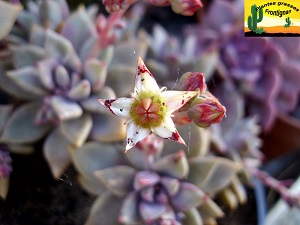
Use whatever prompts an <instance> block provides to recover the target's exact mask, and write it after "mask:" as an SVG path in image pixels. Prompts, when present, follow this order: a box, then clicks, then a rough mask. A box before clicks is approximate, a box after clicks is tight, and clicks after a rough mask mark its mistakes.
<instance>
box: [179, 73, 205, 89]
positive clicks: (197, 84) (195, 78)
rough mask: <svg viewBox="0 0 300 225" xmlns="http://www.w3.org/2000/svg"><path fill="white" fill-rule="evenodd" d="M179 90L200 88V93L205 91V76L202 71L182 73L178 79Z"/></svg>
mask: <svg viewBox="0 0 300 225" xmlns="http://www.w3.org/2000/svg"><path fill="white" fill-rule="evenodd" d="M178 83H179V90H180V91H195V90H196V89H199V90H200V95H202V94H203V93H204V92H205V91H206V84H205V78H204V74H203V73H199V72H194V73H191V72H187V73H185V74H183V75H182V77H181V78H180V80H179V82H178Z"/></svg>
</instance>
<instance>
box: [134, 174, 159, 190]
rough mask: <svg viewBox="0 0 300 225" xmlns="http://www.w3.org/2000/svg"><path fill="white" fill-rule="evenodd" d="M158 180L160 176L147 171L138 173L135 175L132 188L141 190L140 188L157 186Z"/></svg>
mask: <svg viewBox="0 0 300 225" xmlns="http://www.w3.org/2000/svg"><path fill="white" fill-rule="evenodd" d="M159 180H160V176H159V175H158V174H157V173H155V172H151V171H147V170H144V171H139V172H137V173H136V175H135V178H134V181H133V187H134V189H135V190H141V189H142V188H145V187H148V186H152V185H154V184H157V183H158V182H159Z"/></svg>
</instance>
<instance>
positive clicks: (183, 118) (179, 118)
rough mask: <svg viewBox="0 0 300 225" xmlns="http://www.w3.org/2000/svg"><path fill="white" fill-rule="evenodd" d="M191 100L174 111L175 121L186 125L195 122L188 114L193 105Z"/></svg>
mask: <svg viewBox="0 0 300 225" xmlns="http://www.w3.org/2000/svg"><path fill="white" fill-rule="evenodd" d="M191 101H192V100H190V101H188V102H187V103H186V104H185V105H184V106H183V107H181V108H180V109H179V110H178V111H175V112H173V121H174V123H176V124H179V125H185V124H189V123H191V122H193V121H192V120H191V118H190V117H189V115H188V109H189V108H190V107H191Z"/></svg>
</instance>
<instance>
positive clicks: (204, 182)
mask: <svg viewBox="0 0 300 225" xmlns="http://www.w3.org/2000/svg"><path fill="white" fill-rule="evenodd" d="M189 166H190V171H191V172H190V174H189V176H188V181H189V182H191V183H193V184H195V185H196V186H198V187H200V188H201V190H203V191H205V193H208V194H213V193H215V192H217V191H219V190H221V189H223V188H224V187H226V186H227V185H228V184H229V183H230V181H231V179H232V177H233V175H234V174H235V173H236V172H237V168H236V166H235V165H234V164H233V163H232V161H231V160H228V159H225V158H221V157H205V158H200V157H197V158H190V159H189Z"/></svg>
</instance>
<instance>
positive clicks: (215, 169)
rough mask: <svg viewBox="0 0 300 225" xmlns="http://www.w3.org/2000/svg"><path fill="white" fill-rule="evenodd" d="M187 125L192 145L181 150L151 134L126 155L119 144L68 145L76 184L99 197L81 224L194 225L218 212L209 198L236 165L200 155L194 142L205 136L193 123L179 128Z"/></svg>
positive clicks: (201, 151) (200, 149)
mask: <svg viewBox="0 0 300 225" xmlns="http://www.w3.org/2000/svg"><path fill="white" fill-rule="evenodd" d="M189 128H190V130H191V131H192V134H193V135H192V137H191V136H190V138H192V140H190V141H191V143H193V144H191V145H190V146H189V147H184V149H188V148H189V150H190V152H189V153H186V154H185V150H183V149H182V148H180V147H181V145H180V144H179V143H177V142H170V141H167V140H166V141H164V140H163V139H158V138H157V137H155V136H154V135H150V136H148V137H147V138H145V139H143V140H142V141H140V142H138V143H137V145H136V146H134V147H133V148H132V149H131V150H130V151H128V152H127V153H126V154H125V155H124V153H123V148H122V147H121V146H115V147H113V146H112V145H107V144H104V143H99V142H88V143H86V144H85V145H83V146H82V148H80V149H79V150H77V149H72V148H71V149H70V152H71V155H72V157H73V161H74V162H75V163H74V164H75V166H76V168H77V170H78V172H79V181H80V183H81V184H82V186H83V187H84V188H85V189H86V190H87V191H89V192H90V193H93V194H96V195H99V196H98V198H97V199H96V201H95V202H94V204H93V206H92V208H91V211H90V215H89V217H88V220H87V222H86V224H94V225H95V224H99V225H101V224H105V225H110V224H169V223H171V224H189V225H192V224H195V225H196V224H202V223H205V222H206V221H212V220H214V219H215V218H217V217H221V216H223V212H222V210H221V209H220V208H219V207H218V205H217V204H216V203H215V202H214V201H213V200H212V199H211V197H214V196H215V195H216V194H217V193H218V192H220V191H221V190H222V189H224V188H225V187H226V186H227V185H228V184H229V183H230V181H231V180H232V178H233V177H234V175H235V173H236V167H235V165H234V164H232V163H231V162H230V161H229V160H227V159H222V158H218V157H207V156H204V155H205V154H206V153H205V152H206V149H204V148H207V146H205V144H204V143H205V141H203V142H202V141H199V140H206V139H207V138H206V136H202V134H203V133H202V131H201V130H200V128H199V127H197V126H194V125H192V126H190V127H188V126H182V127H180V128H178V129H181V130H182V131H183V130H187V129H189ZM164 146H165V147H164ZM124 156H125V157H124ZM189 156H190V158H188V157H189ZM112 209H113V210H112Z"/></svg>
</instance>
